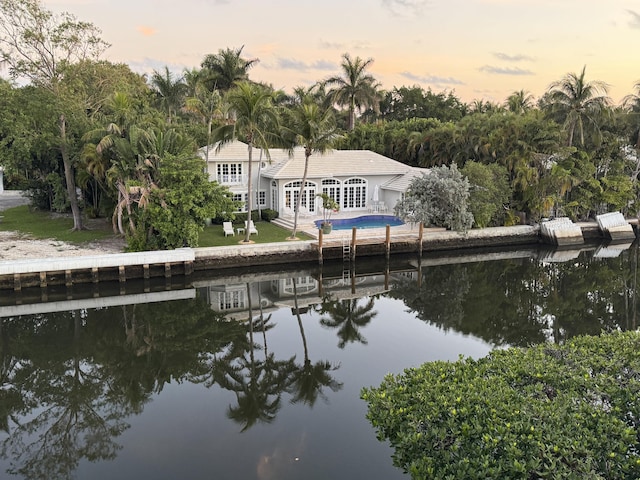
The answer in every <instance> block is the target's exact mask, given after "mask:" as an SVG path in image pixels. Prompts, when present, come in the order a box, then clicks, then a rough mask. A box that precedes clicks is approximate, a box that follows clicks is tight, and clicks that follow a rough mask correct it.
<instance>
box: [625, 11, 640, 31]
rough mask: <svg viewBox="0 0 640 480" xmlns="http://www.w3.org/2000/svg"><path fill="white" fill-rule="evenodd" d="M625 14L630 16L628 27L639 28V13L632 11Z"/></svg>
mask: <svg viewBox="0 0 640 480" xmlns="http://www.w3.org/2000/svg"><path fill="white" fill-rule="evenodd" d="M627 13H629V15H631V20H629V26H630V27H631V28H640V13H638V12H634V11H633V10H627Z"/></svg>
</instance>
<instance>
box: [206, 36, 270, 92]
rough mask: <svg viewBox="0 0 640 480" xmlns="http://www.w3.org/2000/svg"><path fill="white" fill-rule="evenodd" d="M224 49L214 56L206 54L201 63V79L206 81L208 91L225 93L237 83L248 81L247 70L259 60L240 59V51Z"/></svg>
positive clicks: (240, 49)
mask: <svg viewBox="0 0 640 480" xmlns="http://www.w3.org/2000/svg"><path fill="white" fill-rule="evenodd" d="M243 48H244V45H243V46H241V47H240V48H236V49H231V48H225V49H220V50H218V53H216V54H208V55H207V56H205V57H204V60H203V61H202V64H201V66H202V68H203V72H202V74H203V77H204V78H205V79H206V80H205V81H206V82H207V87H208V88H209V90H215V89H218V90H222V91H223V92H226V91H228V90H230V89H231V88H232V87H234V86H235V85H236V84H237V83H238V82H241V81H247V80H249V73H248V71H249V69H250V68H251V67H253V66H255V65H256V64H257V63H258V62H259V60H258V59H257V58H254V59H252V60H246V59H244V58H242V57H241V56H240V55H242V49H243Z"/></svg>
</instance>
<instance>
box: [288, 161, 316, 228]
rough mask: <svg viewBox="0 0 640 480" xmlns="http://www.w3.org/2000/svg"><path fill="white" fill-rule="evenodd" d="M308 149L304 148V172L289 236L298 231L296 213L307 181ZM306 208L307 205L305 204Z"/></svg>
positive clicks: (298, 210)
mask: <svg viewBox="0 0 640 480" xmlns="http://www.w3.org/2000/svg"><path fill="white" fill-rule="evenodd" d="M307 151H308V149H305V154H304V173H303V174H302V184H301V185H300V195H298V200H297V201H296V208H295V212H293V232H291V238H295V237H296V234H297V233H298V215H299V214H300V205H302V196H303V195H304V185H305V183H307V172H308V170H309V156H310V155H311V154H310V153H309V154H307ZM307 208H309V206H308V205H307Z"/></svg>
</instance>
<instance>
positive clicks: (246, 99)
mask: <svg viewBox="0 0 640 480" xmlns="http://www.w3.org/2000/svg"><path fill="white" fill-rule="evenodd" d="M272 98H273V94H272V92H271V91H270V90H267V89H266V88H264V87H262V86H260V85H256V84H253V83H250V82H248V81H243V82H240V83H238V84H237V85H236V86H235V87H234V88H233V89H232V90H230V91H229V92H228V94H227V95H226V101H227V104H228V107H229V110H230V112H231V113H232V114H233V120H232V121H231V122H230V123H228V124H225V125H222V126H221V127H219V128H217V129H216V130H215V131H214V132H213V138H214V139H216V140H218V144H217V147H216V150H217V151H220V149H221V148H222V146H224V145H225V144H227V143H230V142H233V141H235V140H240V141H243V142H245V143H246V144H247V145H248V148H247V149H248V154H249V166H248V168H247V177H248V180H247V220H251V210H252V203H253V202H252V200H253V191H252V179H251V176H252V163H253V158H252V157H253V147H254V146H256V147H258V148H260V149H262V151H264V153H265V156H266V157H267V159H268V160H270V159H271V156H270V154H269V144H270V143H271V141H272V140H274V139H275V138H277V133H276V132H277V129H278V125H279V116H278V112H277V110H276V107H275V106H274V105H273V102H272ZM246 230H247V231H246V234H245V239H244V242H245V243H250V242H251V239H250V234H251V232H250V229H248V228H247V229H246Z"/></svg>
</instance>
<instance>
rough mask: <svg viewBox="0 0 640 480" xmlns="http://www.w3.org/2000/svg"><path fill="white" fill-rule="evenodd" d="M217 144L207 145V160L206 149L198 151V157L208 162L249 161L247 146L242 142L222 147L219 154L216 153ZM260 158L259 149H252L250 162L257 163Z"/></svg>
mask: <svg viewBox="0 0 640 480" xmlns="http://www.w3.org/2000/svg"><path fill="white" fill-rule="evenodd" d="M216 148H218V143H215V144H213V145H209V158H208V159H207V158H206V156H207V147H202V148H200V149H199V150H198V152H199V153H200V156H201V157H202V158H204V159H205V160H207V161H209V162H216V161H221V160H222V161H225V162H242V161H244V162H246V161H248V160H249V146H248V145H247V144H246V143H243V142H238V141H235V142H230V143H227V144H226V145H223V146H222V148H221V149H220V151H219V152H217V153H216ZM259 158H260V149H259V148H254V149H253V152H252V155H251V160H253V161H257V160H259Z"/></svg>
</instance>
